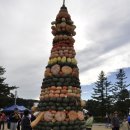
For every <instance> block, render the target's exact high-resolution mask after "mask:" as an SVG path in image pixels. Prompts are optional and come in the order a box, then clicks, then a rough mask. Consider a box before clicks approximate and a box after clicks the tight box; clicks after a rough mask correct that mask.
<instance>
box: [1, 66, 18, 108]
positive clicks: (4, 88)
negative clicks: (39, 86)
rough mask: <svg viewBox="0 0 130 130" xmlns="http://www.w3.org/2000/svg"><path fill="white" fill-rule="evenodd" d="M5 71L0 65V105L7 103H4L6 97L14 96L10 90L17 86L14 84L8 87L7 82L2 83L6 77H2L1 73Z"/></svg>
mask: <svg viewBox="0 0 130 130" xmlns="http://www.w3.org/2000/svg"><path fill="white" fill-rule="evenodd" d="M5 72H6V71H5V68H3V67H1V66H0V102H1V103H0V107H3V106H5V105H8V104H7V103H6V101H7V98H12V97H13V96H14V95H13V93H11V90H13V89H16V88H17V87H15V86H12V87H10V86H9V85H8V84H6V83H4V81H5V79H6V78H4V77H3V75H4V73H5Z"/></svg>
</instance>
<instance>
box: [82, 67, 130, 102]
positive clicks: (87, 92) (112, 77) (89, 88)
mask: <svg viewBox="0 0 130 130" xmlns="http://www.w3.org/2000/svg"><path fill="white" fill-rule="evenodd" d="M123 69H124V71H125V74H126V77H127V78H126V80H125V81H126V84H127V85H128V84H130V68H123ZM117 73H118V70H117V71H116V72H112V73H110V74H109V75H108V76H107V78H108V81H111V83H112V84H114V83H115V81H116V74H117ZM97 80H98V77H97ZM95 82H96V81H95ZM94 87H95V86H94V83H92V84H90V85H83V86H82V91H83V93H82V99H85V100H88V99H92V98H91V96H92V93H93V88H94ZM127 89H128V90H130V86H129V87H128V88H127Z"/></svg>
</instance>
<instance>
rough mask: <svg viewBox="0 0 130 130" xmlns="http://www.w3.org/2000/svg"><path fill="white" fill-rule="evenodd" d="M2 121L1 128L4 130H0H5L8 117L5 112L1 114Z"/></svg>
mask: <svg viewBox="0 0 130 130" xmlns="http://www.w3.org/2000/svg"><path fill="white" fill-rule="evenodd" d="M0 120H1V126H2V129H0V130H4V127H5V121H6V115H5V113H4V112H2V113H1V117H0Z"/></svg>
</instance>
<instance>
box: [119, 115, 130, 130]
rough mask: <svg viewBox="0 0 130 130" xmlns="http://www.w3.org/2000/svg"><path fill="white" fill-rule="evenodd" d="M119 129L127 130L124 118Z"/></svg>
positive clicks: (127, 125)
mask: <svg viewBox="0 0 130 130" xmlns="http://www.w3.org/2000/svg"><path fill="white" fill-rule="evenodd" d="M121 129H122V130H129V124H128V121H127V119H126V118H124V119H123V122H122V124H121Z"/></svg>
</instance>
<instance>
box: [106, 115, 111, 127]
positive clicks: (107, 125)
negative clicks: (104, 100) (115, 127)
mask: <svg viewBox="0 0 130 130" xmlns="http://www.w3.org/2000/svg"><path fill="white" fill-rule="evenodd" d="M110 120H111V119H110V116H109V114H108V113H106V116H105V127H106V128H108V127H109V126H110Z"/></svg>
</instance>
